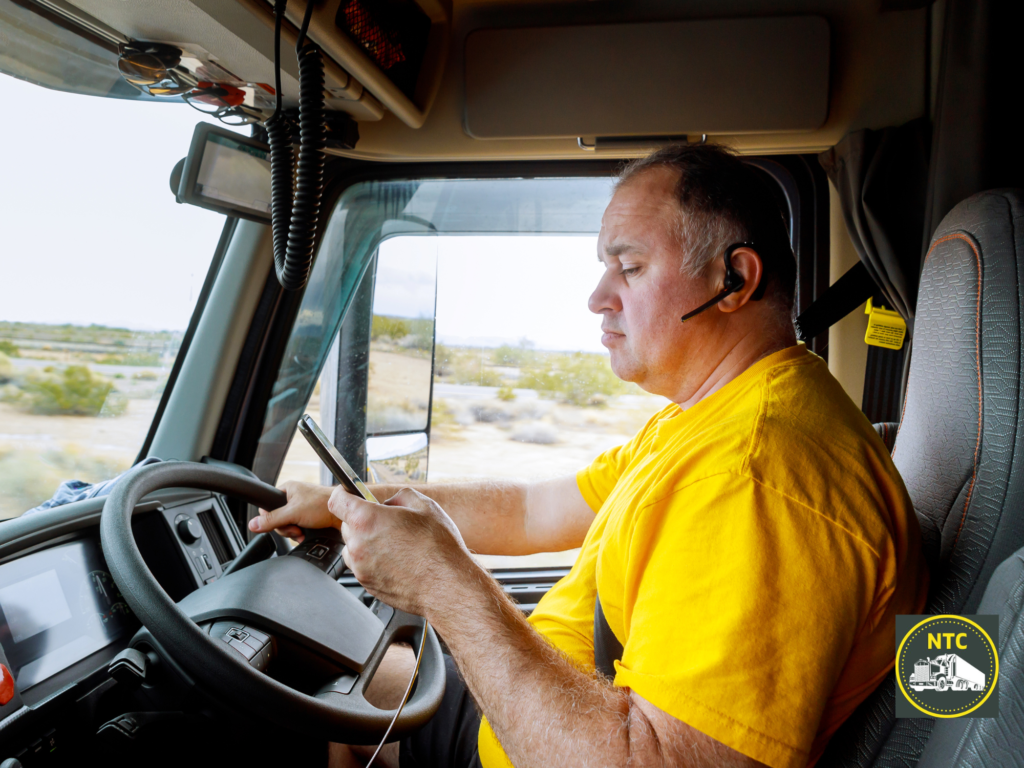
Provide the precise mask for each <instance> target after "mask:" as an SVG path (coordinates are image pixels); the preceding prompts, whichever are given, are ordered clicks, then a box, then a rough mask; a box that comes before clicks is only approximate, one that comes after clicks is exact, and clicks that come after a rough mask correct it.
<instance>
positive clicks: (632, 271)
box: [619, 267, 640, 277]
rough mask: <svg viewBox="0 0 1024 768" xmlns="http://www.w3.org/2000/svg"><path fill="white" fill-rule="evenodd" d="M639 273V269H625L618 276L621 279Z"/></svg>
mask: <svg viewBox="0 0 1024 768" xmlns="http://www.w3.org/2000/svg"><path fill="white" fill-rule="evenodd" d="M639 271H640V267H626V268H625V269H623V270H622V271H621V272H619V274H620V275H622V276H623V277H632V276H633V275H635V274H636V273H637V272H639Z"/></svg>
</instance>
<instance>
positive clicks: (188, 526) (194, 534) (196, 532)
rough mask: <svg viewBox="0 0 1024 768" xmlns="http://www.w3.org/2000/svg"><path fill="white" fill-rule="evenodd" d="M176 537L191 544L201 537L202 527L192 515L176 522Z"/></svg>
mask: <svg viewBox="0 0 1024 768" xmlns="http://www.w3.org/2000/svg"><path fill="white" fill-rule="evenodd" d="M178 537H179V538H180V539H181V540H182V541H184V542H185V543H186V544H192V543H194V542H197V541H199V539H201V538H202V537H203V529H202V528H201V527H200V526H199V523H198V522H197V521H196V519H195V518H193V517H186V518H185V519H184V520H181V521H179V522H178Z"/></svg>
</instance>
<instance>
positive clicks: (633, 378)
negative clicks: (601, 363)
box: [611, 352, 644, 384]
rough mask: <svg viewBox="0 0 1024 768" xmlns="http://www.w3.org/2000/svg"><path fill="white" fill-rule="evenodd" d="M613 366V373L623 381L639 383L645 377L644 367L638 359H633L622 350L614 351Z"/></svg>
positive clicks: (612, 355)
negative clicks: (639, 363) (638, 362)
mask: <svg viewBox="0 0 1024 768" xmlns="http://www.w3.org/2000/svg"><path fill="white" fill-rule="evenodd" d="M611 366H612V373H614V374H615V375H616V376H618V377H619V378H620V379H622V380H623V381H629V382H632V383H634V384H639V383H640V382H641V380H642V379H643V378H644V375H643V368H642V367H641V366H640V365H638V364H637V362H636V360H633V359H632V358H631V357H629V356H627V355H623V354H622V353H621V352H619V353H616V352H612V354H611Z"/></svg>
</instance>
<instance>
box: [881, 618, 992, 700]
mask: <svg viewBox="0 0 1024 768" xmlns="http://www.w3.org/2000/svg"><path fill="white" fill-rule="evenodd" d="M998 630H999V617H998V616H953V615H944V616H897V617H896V645H897V648H896V679H897V681H898V683H899V688H900V692H901V693H902V696H901V695H900V694H897V696H896V715H897V717H922V716H932V717H963V716H969V717H995V716H996V715H997V714H998V707H999V697H998V696H992V693H993V692H994V691H995V689H996V682H997V680H998V677H999V656H998V652H997V646H996V641H997V640H998ZM936 651H938V653H935V652H936ZM942 651H949V653H942Z"/></svg>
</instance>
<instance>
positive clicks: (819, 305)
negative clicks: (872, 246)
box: [795, 261, 878, 342]
mask: <svg viewBox="0 0 1024 768" xmlns="http://www.w3.org/2000/svg"><path fill="white" fill-rule="evenodd" d="M877 293H878V286H876V285H875V281H874V280H873V279H872V278H871V275H870V274H868V268H867V267H866V266H864V262H863V261H858V262H857V263H856V264H854V265H853V266H852V267H850V269H848V270H847V271H846V274H845V275H843V276H842V277H840V278H839V279H838V280H836V281H835V282H834V283H833V284H832V285H830V286H829V287H828V290H826V291H825V292H824V293H823V294H822V295H821V296H819V297H818V298H817V299H815V301H814V302H813V303H812V304H811V306H809V307H808V308H807V309H805V310H804V311H803V312H801V313H800V316H799V317H798V318H797V319H796V323H795V325H796V337H797V339H799V340H800V341H805V342H806V341H810V340H811V339H813V338H814V337H816V336H818V335H819V334H822V333H824V332H825V331H827V330H828V329H829V328H831V327H832V326H833V325H835V324H836V323H838V322H839V321H840V320H842V319H843V318H844V317H846V316H847V315H848V314H850V313H851V312H853V310H855V309H856V308H857V307H859V306H860V305H861V304H863V303H864V302H865V301H867V300H868V299H869V298H871V297H872V296H874V295H875V294H877Z"/></svg>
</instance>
